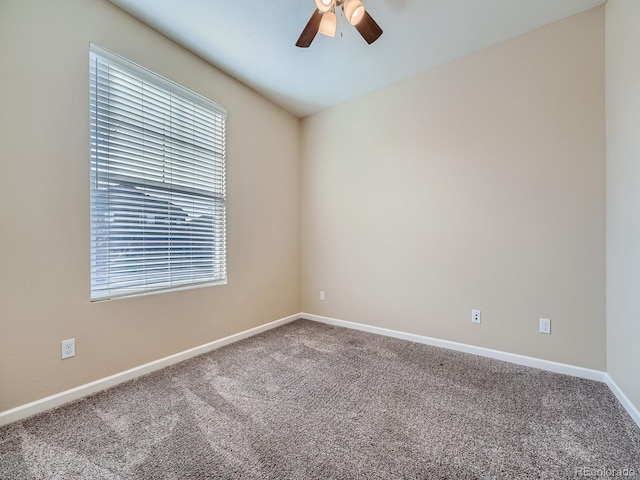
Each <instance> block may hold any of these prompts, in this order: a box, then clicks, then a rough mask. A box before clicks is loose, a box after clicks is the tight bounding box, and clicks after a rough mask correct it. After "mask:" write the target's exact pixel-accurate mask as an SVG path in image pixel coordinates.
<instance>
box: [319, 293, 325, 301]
mask: <svg viewBox="0 0 640 480" xmlns="http://www.w3.org/2000/svg"><path fill="white" fill-rule="evenodd" d="M320 300H322V301H323V302H324V290H320Z"/></svg>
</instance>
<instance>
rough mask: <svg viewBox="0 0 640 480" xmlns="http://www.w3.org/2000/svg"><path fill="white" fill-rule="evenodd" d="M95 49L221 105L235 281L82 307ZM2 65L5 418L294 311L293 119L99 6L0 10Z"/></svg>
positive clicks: (39, 4) (92, 1)
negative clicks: (69, 346)
mask: <svg viewBox="0 0 640 480" xmlns="http://www.w3.org/2000/svg"><path fill="white" fill-rule="evenodd" d="M89 42H94V43H96V44H98V45H100V46H102V47H104V48H106V49H108V50H111V51H113V52H115V53H118V54H120V55H123V56H125V57H126V58H128V59H130V60H132V61H134V62H136V63H138V64H140V65H142V66H144V67H146V68H149V69H151V70H153V71H155V72H157V73H159V74H161V75H163V76H165V77H167V78H169V79H170V80H173V81H175V82H177V83H180V84H182V85H184V86H186V87H187V88H190V89H191V90H193V91H195V92H197V93H199V94H201V95H204V96H205V97H208V98H210V99H212V100H214V101H215V102H218V103H220V104H222V105H223V106H225V107H226V108H227V112H228V124H227V134H228V137H227V142H228V143H227V146H228V149H227V154H228V164H227V175H228V177H227V199H228V225H227V232H228V236H227V242H228V284H227V285H226V286H219V287H210V288H201V289H194V290H188V291H180V292H173V293H165V294H158V295H152V296H146V297H138V298H130V299H122V300H113V301H106V302H100V303H91V302H90V301H89V285H90V271H89V123H88V122H89V88H88V85H89ZM0 58H2V74H1V75H0V103H1V105H2V108H1V109H0V132H1V133H0V135H1V140H0V220H1V222H0V225H1V229H2V231H1V234H0V309H1V312H0V411H3V410H6V409H9V408H12V407H15V406H18V405H22V404H25V403H27V402H30V401H33V400H36V399H40V398H42V397H45V396H47V395H50V394H54V393H57V392H61V391H64V390H66V389H69V388H71V387H75V386H78V385H82V384H84V383H87V382H90V381H93V380H96V379H99V378H102V377H105V376H107V375H111V374H114V373H117V372H120V371H123V370H126V369H128V368H132V367H135V366H138V365H141V364H144V363H147V362H149V361H153V360H156V359H158V358H162V357H165V356H167V355H170V354H173V353H176V352H180V351H183V350H185V349H188V348H190V347H194V346H198V345H202V344H205V343H207V342H210V341H213V340H216V339H218V338H222V337H225V336H227V335H230V334H233V333H236V332H240V331H244V330H246V329H248V328H251V327H255V326H257V325H262V324H264V323H267V322H269V321H272V320H276V319H279V318H283V317H285V316H287V315H291V314H294V313H297V312H299V311H300V290H299V283H300V266H299V263H300V261H299V257H300V255H299V244H300V242H299V232H300V228H299V218H300V209H299V156H300V152H299V139H300V121H299V120H298V119H297V118H295V117H294V116H292V115H291V114H289V113H287V112H285V111H284V110H282V109H281V108H279V107H277V106H275V105H274V104H272V103H271V102H269V101H267V100H265V99H264V98H263V97H261V96H259V95H257V94H256V93H255V92H253V91H252V90H250V89H248V88H246V87H245V86H243V85H241V84H240V83H238V82H237V81H235V80H233V79H231V78H230V77H228V76H227V75H225V74H223V73H221V72H220V71H218V70H216V69H215V68H213V67H211V66H210V65H209V64H207V63H205V62H203V61H202V60H201V59H199V58H197V57H196V56H194V55H192V54H190V53H188V52H187V51H186V50H184V49H182V48H180V47H179V46H177V45H176V44H175V43H173V42H171V41H170V40H168V39H167V38H165V37H163V36H162V35H160V34H158V33H157V32H155V31H153V30H151V29H150V28H148V27H146V26H145V25H143V24H142V23H140V22H139V21H137V20H135V19H134V18H133V17H131V16H129V15H128V14H125V13H124V12H123V11H121V10H120V9H119V8H117V7H116V6H114V5H112V4H111V3H109V2H107V1H106V0H65V1H58V2H48V1H41V0H19V1H18V0H15V1H14V0H9V1H2V2H0ZM71 337H74V338H75V339H76V350H77V355H76V357H74V358H72V359H68V360H61V359H60V341H61V340H63V339H66V338H71Z"/></svg>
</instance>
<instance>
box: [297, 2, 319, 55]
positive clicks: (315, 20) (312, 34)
mask: <svg viewBox="0 0 640 480" xmlns="http://www.w3.org/2000/svg"><path fill="white" fill-rule="evenodd" d="M320 20H322V14H321V13H320V11H319V10H316V11H315V12H313V15H311V18H310V19H309V22H308V23H307V26H306V27H304V30H303V31H302V33H301V34H300V38H299V39H298V41H297V42H296V47H300V48H307V47H308V46H309V45H311V42H313V39H314V38H316V34H317V33H318V30H319V29H320Z"/></svg>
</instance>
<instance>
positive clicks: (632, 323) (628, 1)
mask: <svg viewBox="0 0 640 480" xmlns="http://www.w3.org/2000/svg"><path fill="white" fill-rule="evenodd" d="M606 12H607V21H606V26H607V29H606V30H607V35H606V45H607V47H606V48H607V366H608V370H609V375H610V376H611V378H613V380H614V381H615V382H616V384H617V385H618V386H619V387H620V388H621V389H622V390H623V391H624V393H625V394H626V395H627V397H628V398H629V399H630V400H631V402H632V403H633V404H634V405H635V407H636V408H637V409H638V410H640V373H639V372H638V369H639V367H640V320H639V318H640V216H639V215H638V210H639V206H640V135H639V134H638V132H639V131H640V87H639V86H640V57H638V45H640V31H639V30H638V25H639V24H640V2H638V1H637V0H609V2H608V3H607V6H606Z"/></svg>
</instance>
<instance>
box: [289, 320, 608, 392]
mask: <svg viewBox="0 0 640 480" xmlns="http://www.w3.org/2000/svg"><path fill="white" fill-rule="evenodd" d="M300 316H301V317H302V318H306V319H308V320H314V321H316V322H321V323H326V324H329V325H335V326H338V327H346V328H352V329H354V330H362V331H365V332H371V333H377V334H379V335H385V336H387V337H393V338H400V339H402V340H409V341H411V342H416V343H423V344H425V345H431V346H434V347H441V348H447V349H449V350H456V351H458V352H464V353H472V354H474V355H480V356H481V357H489V358H494V359H496V360H503V361H505V362H510V363H515V364H517V365H524V366H526V367H533V368H538V369H540V370H547V371H549V372H554V373H562V374H565V375H571V376H573V377H580V378H586V379H588V380H595V381H598V382H605V381H606V376H607V374H606V372H602V371H600V370H592V369H590V368H584V367H577V366H574V365H568V364H565V363H558V362H552V361H550V360H542V359H540V358H534V357H526V356H524V355H518V354H515V353H508V352H502V351H500V350H492V349H490V348H483V347H476V346H473V345H467V344H465V343H458V342H451V341H448V340H440V339H438V338H432V337H425V336H422V335H416V334H413V333H406V332H400V331H398V330H390V329H388V328H382V327H374V326H371V325H366V324H363V323H354V322H348V321H346V320H338V319H335V318H330V317H323V316H320V315H313V314H310V313H302V314H300Z"/></svg>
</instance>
